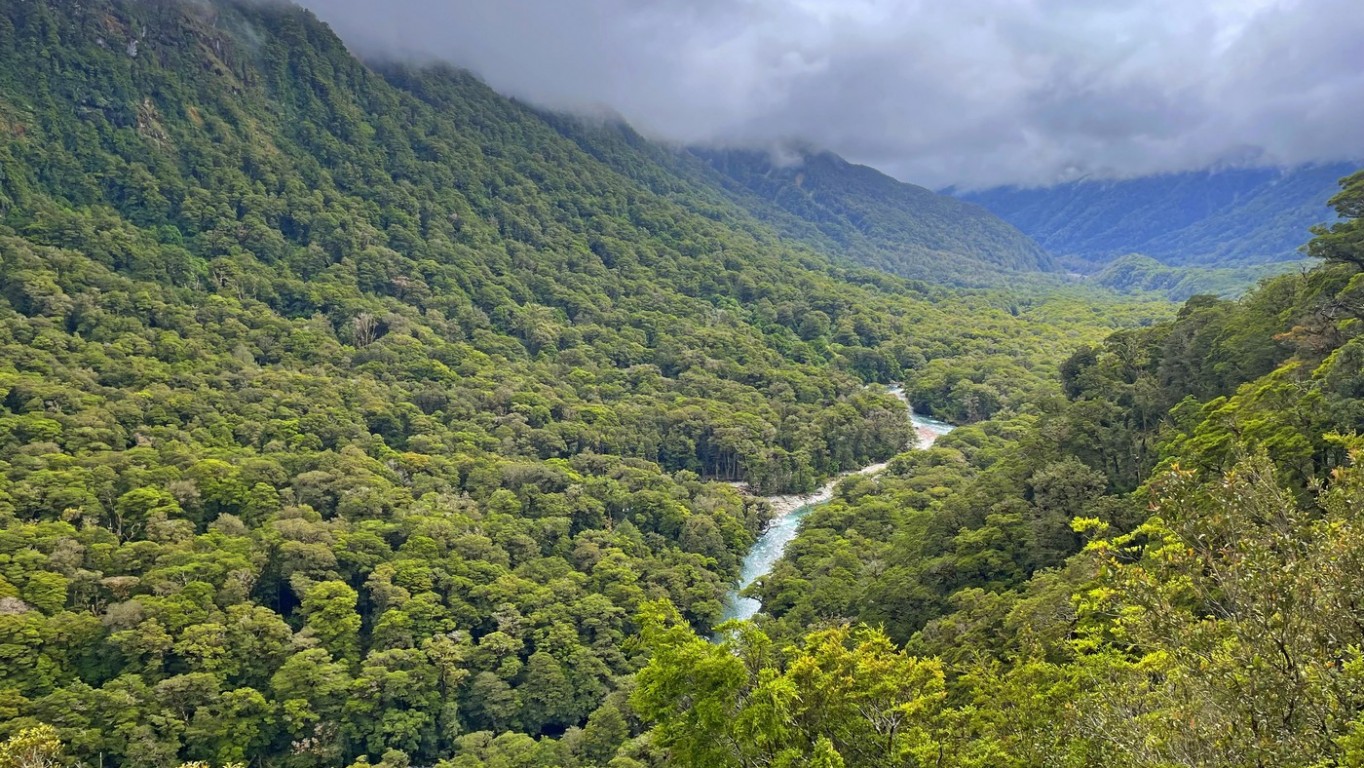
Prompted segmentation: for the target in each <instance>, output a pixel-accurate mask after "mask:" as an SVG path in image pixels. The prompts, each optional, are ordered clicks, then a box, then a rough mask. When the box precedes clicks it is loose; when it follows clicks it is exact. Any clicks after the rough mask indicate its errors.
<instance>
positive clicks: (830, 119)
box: [304, 0, 1364, 187]
mask: <svg viewBox="0 0 1364 768" xmlns="http://www.w3.org/2000/svg"><path fill="white" fill-rule="evenodd" d="M304 4H305V5H306V6H308V7H310V8H311V9H313V10H314V11H315V12H316V13H317V14H318V16H319V17H321V18H322V19H323V20H325V21H327V22H329V23H330V24H331V25H332V26H333V27H334V28H335V29H336V30H337V32H338V33H339V34H340V35H341V36H342V37H343V38H344V39H345V40H346V41H347V43H348V44H349V45H351V47H352V48H353V49H355V50H356V51H358V52H360V53H362V54H369V55H389V56H407V57H422V58H439V59H443V60H448V61H451V62H453V63H455V64H458V65H461V66H464V67H468V68H469V69H471V70H473V71H475V72H477V73H478V74H480V75H481V76H482V77H483V78H484V79H486V80H487V81H488V82H489V84H491V85H492V86H493V87H494V88H497V89H498V90H500V91H502V92H504V93H508V94H510V95H514V96H517V97H520V98H524V99H527V100H530V101H533V102H536V103H539V104H543V105H546V106H551V107H556V108H563V109H599V108H602V107H607V108H610V109H612V110H614V111H616V112H619V113H620V114H622V115H624V116H625V118H626V119H628V120H629V121H630V122H631V123H633V124H634V125H635V126H637V127H638V128H640V129H641V130H643V131H645V132H647V133H650V134H653V135H656V136H658V137H661V138H666V139H670V140H675V141H682V142H697V143H728V144H741V145H753V146H763V145H772V144H776V143H780V142H784V141H800V142H806V143H810V144H814V145H817V146H821V147H826V148H828V149H831V150H833V151H835V152H838V153H839V154H842V155H844V156H845V157H848V158H849V159H851V160H854V161H857V162H863V163H867V164H869V165H873V166H875V167H878V168H881V169H882V170H885V171H886V172H888V173H891V174H892V175H895V176H897V177H899V178H902V179H905V180H908V181H913V182H916V183H920V184H925V185H928V186H945V185H949V184H956V185H961V186H975V187H980V186H991V185H997V184H1010V183H1016V184H1046V183H1052V182H1055V181H1059V180H1065V179H1071V178H1076V177H1078V176H1103V177H1123V176H1135V175H1143V174H1148V173H1156V172H1165V171H1178V170H1189V169H1200V168H1207V167H1212V166H1217V165H1225V164H1238V163H1247V162H1252V163H1257V164H1286V165H1287V164H1298V163H1302V162H1308V161H1316V160H1323V161H1324V160H1339V159H1349V158H1361V157H1364V13H1361V12H1360V7H1359V0H1103V1H1097V0H955V1H954V2H946V1H944V0H895V1H891V0H648V1H647V2H645V1H641V0H444V1H442V0H385V1H384V2H375V1H374V0H304Z"/></svg>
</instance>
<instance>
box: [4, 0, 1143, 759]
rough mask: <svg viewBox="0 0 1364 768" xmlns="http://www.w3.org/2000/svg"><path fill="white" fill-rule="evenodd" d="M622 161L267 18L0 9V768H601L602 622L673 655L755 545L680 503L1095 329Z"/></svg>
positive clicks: (1018, 382)
mask: <svg viewBox="0 0 1364 768" xmlns="http://www.w3.org/2000/svg"><path fill="white" fill-rule="evenodd" d="M653 153H654V150H649V151H641V152H639V153H638V154H637V155H632V156H631V159H630V162H631V163H635V164H636V165H637V167H635V168H634V169H633V170H632V172H630V173H624V172H622V171H621V170H619V169H618V168H617V167H616V165H614V164H612V163H607V162H604V161H602V160H601V159H599V158H598V157H596V156H594V155H593V154H590V153H588V152H585V151H584V150H583V148H582V146H581V145H580V144H578V143H576V142H574V141H570V140H569V139H567V138H565V136H564V135H563V134H562V133H560V131H559V130H558V129H557V128H556V127H555V126H554V125H551V124H550V123H548V122H546V120H545V119H544V117H543V116H541V115H539V114H537V113H536V112H534V111H532V110H530V109H528V108H526V107H524V106H523V105H519V104H517V103H515V102H512V101H509V100H507V99H504V98H501V97H499V96H497V95H496V94H494V93H493V92H492V91H490V90H489V89H488V88H486V87H485V86H483V85H482V84H481V83H479V82H478V81H476V80H475V79H473V78H471V77H469V76H468V75H466V74H463V73H460V72H455V71H451V70H445V69H429V70H421V71H412V70H407V69H401V68H399V69H395V70H387V71H385V72H384V73H383V74H380V73H378V72H376V71H374V70H372V69H370V68H369V67H367V66H365V65H364V64H362V63H361V62H359V61H357V60H355V59H354V58H353V57H351V56H350V55H349V54H348V53H347V51H346V49H345V47H344V46H343V45H342V44H341V42H340V41H339V40H338V39H337V38H336V37H335V36H334V35H333V34H332V33H331V32H330V30H328V29H327V28H326V27H325V26H324V25H322V24H320V23H318V21H317V20H316V19H315V18H313V17H311V16H310V15H309V14H306V13H304V12H302V11H300V10H299V9H297V8H293V7H290V6H287V5H281V4H275V3H256V2H241V3H237V2H200V1H198V0H196V1H194V2H183V3H182V2H169V1H167V2H162V1H158V2H148V1H147V0H94V1H92V0H49V1H48V2H15V3H4V4H0V658H3V664H0V738H8V737H9V736H11V735H14V734H15V733H16V732H17V733H20V734H23V733H28V729H29V728H30V726H32V727H35V728H36V727H37V724H38V723H45V724H50V725H51V726H52V727H53V728H54V729H55V737H54V741H60V742H63V743H65V745H66V750H67V755H66V756H67V759H68V761H69V762H71V763H72V764H101V765H107V766H121V765H128V766H175V765H177V764H179V762H180V761H182V760H195V761H206V762H211V763H214V764H219V765H221V764H225V763H237V762H239V763H248V764H252V765H263V766H288V767H289V768H311V767H312V766H334V765H348V764H352V763H356V764H364V763H363V762H362V761H366V760H367V761H369V763H370V764H382V765H385V766H402V765H409V764H412V765H430V764H435V763H436V762H437V761H438V760H444V759H447V758H452V759H453V760H454V761H456V762H455V763H454V764H456V765H459V766H478V765H482V764H484V763H487V764H491V765H498V764H501V765H508V764H517V765H527V764H531V758H529V757H526V756H527V755H534V762H535V763H538V764H540V765H545V766H594V765H605V764H608V763H610V762H612V758H613V757H614V756H615V755H616V753H617V751H618V750H619V751H620V752H621V754H622V757H621V761H623V762H617V763H616V764H624V765H629V764H631V761H633V757H634V756H636V755H638V754H639V753H640V752H641V751H647V749H648V746H647V740H641V739H637V738H636V737H638V736H640V735H641V730H642V729H641V726H640V724H639V721H638V719H637V718H636V717H635V715H634V714H633V713H632V712H631V710H630V708H629V706H628V703H627V701H626V699H627V695H626V694H627V691H628V689H629V685H630V675H631V674H632V673H633V672H634V671H635V670H637V669H638V668H639V667H640V665H641V664H642V663H643V659H642V651H641V649H640V647H639V646H638V645H636V644H632V643H630V642H628V641H627V638H628V637H629V636H630V635H631V634H632V633H633V632H634V631H635V630H636V629H637V628H638V627H637V625H636V623H635V620H634V618H633V617H634V616H635V615H636V614H637V613H638V611H639V610H640V609H641V607H642V606H643V605H644V604H645V603H646V602H647V601H649V600H653V599H666V600H668V601H669V602H671V603H672V604H673V605H675V606H676V607H677V609H678V610H679V611H680V612H681V615H682V616H683V618H684V620H685V621H687V622H689V623H691V624H692V625H693V626H695V627H696V628H700V629H705V630H709V628H710V625H711V624H712V623H713V621H714V619H715V618H716V617H717V616H718V615H719V612H720V598H721V596H722V595H723V594H724V592H725V590H726V588H727V586H728V584H729V582H730V581H731V580H732V579H733V577H734V576H735V574H736V571H737V567H736V566H737V563H738V554H739V553H740V552H742V551H743V550H744V549H745V548H746V547H747V545H748V544H750V543H751V542H752V540H753V538H754V536H755V534H756V533H757V532H758V531H759V530H760V529H761V527H762V525H763V524H764V522H765V519H766V515H767V512H766V511H765V510H764V509H763V508H762V507H761V506H759V505H757V504H755V503H753V502H752V501H751V500H750V499H746V498H745V497H743V496H742V495H741V494H739V493H738V492H737V491H736V490H735V489H734V488H732V487H731V486H730V485H728V484H726V483H724V482H717V481H722V480H724V481H730V480H734V481H737V480H743V481H746V482H748V483H749V484H751V485H752V486H754V487H755V488H757V489H760V490H764V491H766V490H769V489H771V490H782V489H787V490H799V489H806V488H810V487H811V486H812V485H814V484H817V483H818V482H819V481H820V480H821V479H822V478H824V477H827V476H829V475H831V474H834V473H837V472H839V471H842V470H844V469H847V468H851V467H855V466H860V465H862V464H864V463H868V462H870V461H873V460H880V459H885V458H888V457H889V456H891V455H893V454H894V453H895V452H897V451H898V450H899V449H900V448H901V447H903V445H904V443H905V440H906V438H907V437H908V425H907V423H906V420H905V417H904V411H903V408H902V406H901V404H900V403H899V402H898V401H897V400H895V399H894V398H893V397H891V396H890V395H889V394H887V393H886V392H885V391H884V388H882V387H869V386H867V385H868V384H872V383H886V382H889V381H892V380H896V379H917V378H919V376H920V374H919V372H920V370H921V369H922V370H937V371H941V370H942V369H943V368H942V363H943V361H955V364H956V365H960V366H961V368H960V369H957V368H953V369H951V370H953V371H956V370H963V371H965V373H963V374H962V375H954V376H952V377H951V378H952V381H951V382H950V383H944V385H943V386H941V387H936V386H932V385H931V384H930V385H925V386H924V387H923V389H924V390H925V391H929V390H931V391H932V392H933V394H934V397H935V399H936V401H940V403H939V404H941V406H942V407H952V406H953V405H959V406H961V407H962V408H963V409H965V408H967V407H968V406H969V408H970V409H971V410H970V411H969V412H970V413H973V414H975V415H978V416H980V417H985V416H988V415H991V414H993V413H996V412H998V411H1000V410H1005V409H1009V408H1012V407H1017V406H1019V404H1021V403H1022V402H1024V401H1025V400H1027V399H1032V398H1033V397H1034V396H1035V395H1034V390H1047V389H1048V388H1052V386H1053V385H1049V384H1048V383H1047V379H1048V376H1050V375H1051V374H1053V373H1054V372H1055V370H1056V366H1057V365H1058V364H1059V362H1060V361H1061V360H1062V359H1064V357H1065V355H1066V354H1068V352H1069V351H1070V349H1071V348H1073V347H1074V346H1075V345H1076V344H1079V343H1082V342H1084V341H1086V340H1088V341H1094V340H1097V338H1098V337H1099V336H1100V335H1101V332H1100V330H1099V328H1098V325H1099V323H1100V322H1112V318H1113V317H1114V316H1116V315H1117V314H1118V313H1116V312H1112V311H1107V310H1103V311H1099V310H1093V311H1091V309H1090V308H1088V307H1079V308H1078V309H1077V306H1076V304H1075V303H1074V302H1068V301H1064V300H1063V301H1059V302H1051V301H1042V300H1037V299H1028V298H1026V297H1025V298H1018V297H999V296H995V295H991V294H985V293H982V292H975V293H971V294H964V295H961V296H951V295H948V294H947V292H946V291H945V290H943V289H940V288H932V289H930V288H926V287H924V286H921V285H917V284H913V283H911V282H910V281H906V280H903V279H900V278H896V277H893V276H890V275H887V274H884V273H880V272H876V271H873V270H867V269H861V268H856V267H853V266H849V265H847V264H835V263H833V262H832V261H831V260H830V259H829V258H828V257H827V256H826V255H824V254H821V253H818V252H816V251H815V250H811V249H808V248H805V247H803V246H801V245H800V244H799V243H792V242H791V241H790V239H789V238H784V237H783V236H781V235H780V234H779V233H778V232H776V231H775V230H774V229H772V228H771V227H770V226H768V225H767V224H765V223H763V222H761V221H759V220H758V219H756V218H755V217H754V216H752V215H751V214H750V213H749V212H748V211H746V210H745V209H744V208H743V207H741V206H738V205H735V204H734V203H733V201H732V200H731V199H730V198H729V197H728V196H726V195H725V194H722V193H720V192H719V191H718V190H713V189H708V188H707V189H702V188H699V187H696V186H695V185H693V184H692V183H691V182H689V181H686V180H681V181H678V182H676V183H670V182H669V177H670V175H672V174H671V171H669V170H668V167H667V166H664V165H659V164H657V163H655V162H654V161H652V160H649V158H650V157H652V156H653ZM928 298H933V299H935V301H929V300H928ZM1084 313H1089V314H1088V315H1087V316H1086V317H1087V319H1086V320H1084V321H1077V322H1070V323H1061V322H1059V321H1056V320H1054V319H1051V318H1053V317H1055V316H1056V315H1058V314H1060V315H1063V316H1076V315H1082V314H1084ZM964 317H969V318H970V319H971V322H970V323H964V322H962V321H961V319H962V318H964ZM1096 317H1097V319H1095V318H1096ZM1036 396H1040V395H1036ZM35 732H36V733H39V736H40V737H41V734H43V733H46V731H43V730H42V729H38V730H37V731H35ZM23 738H27V737H23ZM35 738H38V737H35ZM42 738H46V737H42ZM44 743H46V742H44ZM0 749H4V750H8V747H3V748H0ZM4 754H9V752H7V751H6V752H5V753H4ZM509 755H518V757H517V759H516V761H515V762H513V761H512V759H511V757H508V756H509ZM381 760H382V761H383V762H382V763H379V761H381Z"/></svg>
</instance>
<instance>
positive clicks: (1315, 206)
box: [958, 163, 1355, 271]
mask: <svg viewBox="0 0 1364 768" xmlns="http://www.w3.org/2000/svg"><path fill="white" fill-rule="evenodd" d="M1354 168H1355V166H1353V165H1350V164H1346V163H1335V164H1327V165H1311V166H1304V167H1301V168H1297V169H1294V170H1290V171H1283V170H1279V169H1272V168H1245V169H1234V170H1221V171H1200V172H1188V173H1174V174H1166V175H1160V176H1148V177H1144V178H1138V179H1129V180H1125V181H1079V182H1073V183H1069V184H1060V185H1057V186H1053V187H1040V188H1020V187H1000V188H996V189H989V190H984V191H978V192H969V193H962V194H959V195H958V196H959V197H960V198H961V199H963V200H968V201H971V202H974V203H978V204H980V205H982V206H984V207H986V208H988V209H990V210H991V211H993V212H994V213H996V214H998V215H999V216H1001V217H1002V218H1004V219H1005V220H1006V221H1008V222H1010V223H1011V224H1013V225H1014V226H1016V227H1018V228H1019V229H1020V230H1022V231H1023V232H1025V233H1027V234H1028V235H1030V236H1032V237H1033V238H1034V239H1035V240H1037V242H1038V243H1040V244H1041V245H1042V246H1043V247H1045V248H1046V249H1047V250H1049V251H1051V252H1052V253H1053V254H1055V255H1056V256H1057V257H1058V258H1060V259H1061V260H1062V261H1063V262H1064V263H1065V264H1067V265H1068V266H1070V267H1072V268H1076V269H1080V270H1081V271H1089V269H1090V268H1092V267H1099V266H1102V265H1103V264H1106V263H1107V262H1109V261H1111V260H1113V259H1115V258H1117V257H1119V256H1124V255H1127V254H1131V253H1140V254H1143V255H1145V256H1149V257H1151V258H1153V259H1156V260H1157V261H1160V262H1162V263H1165V264H1169V265H1176V266H1187V265H1197V266H1207V265H1221V266H1229V265H1237V264H1264V263H1269V262H1276V261H1288V260H1293V259H1297V258H1299V257H1300V256H1299V253H1298V246H1300V245H1301V244H1302V243H1303V241H1304V240H1305V238H1306V237H1307V236H1308V234H1307V230H1308V227H1310V226H1311V225H1313V224H1318V223H1321V222H1322V221H1323V220H1325V219H1326V218H1327V215H1328V209H1327V208H1326V201H1327V200H1328V199H1330V197H1331V196H1332V195H1334V194H1335V193H1336V192H1337V191H1339V188H1338V186H1337V184H1336V182H1337V180H1338V179H1340V178H1341V177H1342V176H1345V175H1347V174H1349V173H1350V172H1351V171H1353V170H1354Z"/></svg>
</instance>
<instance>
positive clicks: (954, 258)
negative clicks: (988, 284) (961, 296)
mask: <svg viewBox="0 0 1364 768" xmlns="http://www.w3.org/2000/svg"><path fill="white" fill-rule="evenodd" d="M687 152H688V154H690V155H691V156H693V157H696V158H699V159H700V160H702V161H703V162H705V164H706V165H707V166H709V168H711V169H712V170H714V171H715V172H716V173H718V174H719V175H720V176H722V177H723V179H724V181H723V186H724V188H725V189H727V190H728V191H729V192H730V194H731V195H733V196H735V198H736V201H737V202H739V203H740V204H741V205H744V207H746V208H748V209H749V211H750V212H752V213H754V214H755V215H757V216H758V217H759V218H761V219H763V220H765V221H767V222H768V223H770V224H772V225H774V226H775V227H776V228H777V229H778V230H779V231H782V232H783V233H791V232H792V225H791V221H790V217H794V218H795V219H796V220H798V221H799V222H801V223H802V224H804V225H806V226H807V227H808V226H813V227H814V228H815V229H816V230H817V231H818V232H819V234H820V235H821V236H822V237H823V238H824V239H825V240H827V241H828V242H829V243H831V244H832V245H833V246H834V247H835V249H836V250H840V251H842V252H843V254H844V255H845V256H846V257H848V258H850V259H852V260H854V261H856V262H858V263H860V264H863V265H865V266H870V267H875V268H877V269H882V270H885V271H888V272H892V273H895V274H900V275H904V276H906V277H913V278H921V279H928V280H933V281H935V282H942V281H943V280H944V279H945V278H946V277H949V276H950V275H951V274H952V273H957V276H958V277H965V278H968V279H966V280H964V282H973V280H971V279H969V278H970V277H971V276H972V275H974V274H975V273H976V272H978V271H979V270H981V269H984V270H986V271H988V272H993V273H994V274H993V275H991V276H992V277H996V278H997V277H998V271H1000V270H1003V271H1010V272H1039V271H1041V272H1047V271H1054V270H1055V269H1056V264H1055V263H1054V261H1053V260H1052V258H1051V255H1050V254H1048V253H1047V251H1046V250H1045V249H1044V248H1042V247H1041V246H1039V245H1038V243H1036V242H1035V241H1034V240H1033V239H1032V238H1030V237H1029V236H1028V235H1026V234H1025V233H1023V232H1021V231H1019V229H1018V228H1017V227H1015V226H1013V225H1011V224H1010V223H1008V222H1007V221H1005V220H1003V219H1002V218H1001V217H999V216H997V215H995V214H994V213H992V212H990V211H989V210H987V209H985V208H984V207H982V206H979V205H975V204H972V203H970V202H969V201H965V200H962V199H958V198H954V197H952V196H950V195H943V194H939V193H936V192H933V191H932V190H929V189H925V188H924V187H920V186H916V185H914V184H908V183H905V182H902V181H899V180H897V179H894V178H892V177H890V176H887V175H886V174H884V173H881V172H880V171H877V170H876V169H874V168H869V167H867V166H863V165H856V164H854V163H850V162H848V161H847V160H845V159H843V158H842V157H839V156H838V155H836V154H834V153H832V152H827V151H802V152H798V153H795V155H794V157H793V158H792V161H791V162H779V161H778V160H777V159H775V158H774V157H773V154H772V153H771V152H769V151H765V150H754V149H714V148H703V147H692V148H689V149H688V150H687ZM948 281H949V282H962V280H948Z"/></svg>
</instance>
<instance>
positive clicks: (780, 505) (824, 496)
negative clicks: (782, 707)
mask: <svg viewBox="0 0 1364 768" xmlns="http://www.w3.org/2000/svg"><path fill="white" fill-rule="evenodd" d="M891 393H892V394H894V395H895V396H896V397H899V398H900V399H901V400H904V399H905V396H904V391H903V390H900V389H898V388H897V389H892V390H891ZM905 405H906V406H908V405H909V403H908V401H906V403H905ZM909 420H910V422H911V423H912V424H913V425H914V431H915V433H916V434H917V435H918V438H919V440H918V442H917V443H916V445H915V447H916V448H927V447H929V446H931V445H933V443H934V442H935V441H936V440H937V439H938V438H939V437H941V436H942V435H945V434H947V433H948V432H951V431H952V425H951V424H948V423H946V422H943V421H937V420H935V419H930V418H926V417H923V416H919V415H917V414H915V413H914V411H913V409H910V412H909ZM885 468H886V464H884V463H882V464H872V465H871V466H867V467H863V468H861V469H859V470H857V471H856V472H848V473H847V474H844V475H840V476H839V477H837V478H835V479H833V480H831V481H829V482H828V483H827V484H826V485H824V487H822V488H820V489H819V490H817V491H815V492H814V493H808V494H804V495H793V496H768V497H767V499H766V501H767V503H768V504H770V505H771V506H772V511H773V512H774V514H775V516H774V517H773V518H772V522H771V523H770V524H769V525H768V527H767V530H766V531H764V532H763V535H762V536H760V537H758V541H757V542H755V543H754V544H753V548H752V549H750V550H749V551H748V555H746V556H745V557H744V563H743V568H742V569H741V570H740V572H739V584H738V587H737V588H736V589H732V590H730V592H729V594H728V595H726V596H725V613H724V617H723V619H722V621H729V620H730V619H751V618H753V616H754V614H756V613H757V612H758V611H759V610H761V609H762V603H760V602H758V601H757V600H754V599H753V598H751V597H742V596H740V595H739V592H740V591H741V590H743V589H744V588H745V587H747V586H749V585H750V584H752V583H753V582H755V581H757V580H758V579H760V578H762V577H763V576H765V575H767V574H768V573H770V572H771V571H772V568H773V566H775V565H776V564H777V561H778V560H780V559H781V556H782V553H783V552H785V551H786V545H787V544H790V543H791V540H792V539H794V538H795V537H796V530H797V529H798V528H799V527H800V521H801V518H803V517H805V516H806V515H807V514H809V513H810V510H812V509H814V508H815V507H817V506H819V505H820V504H825V503H827V502H828V501H829V500H830V499H832V498H833V497H834V486H835V485H837V484H838V481H839V480H842V479H843V478H844V477H847V476H848V475H874V474H876V473H878V472H880V471H881V470H883V469H885Z"/></svg>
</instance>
